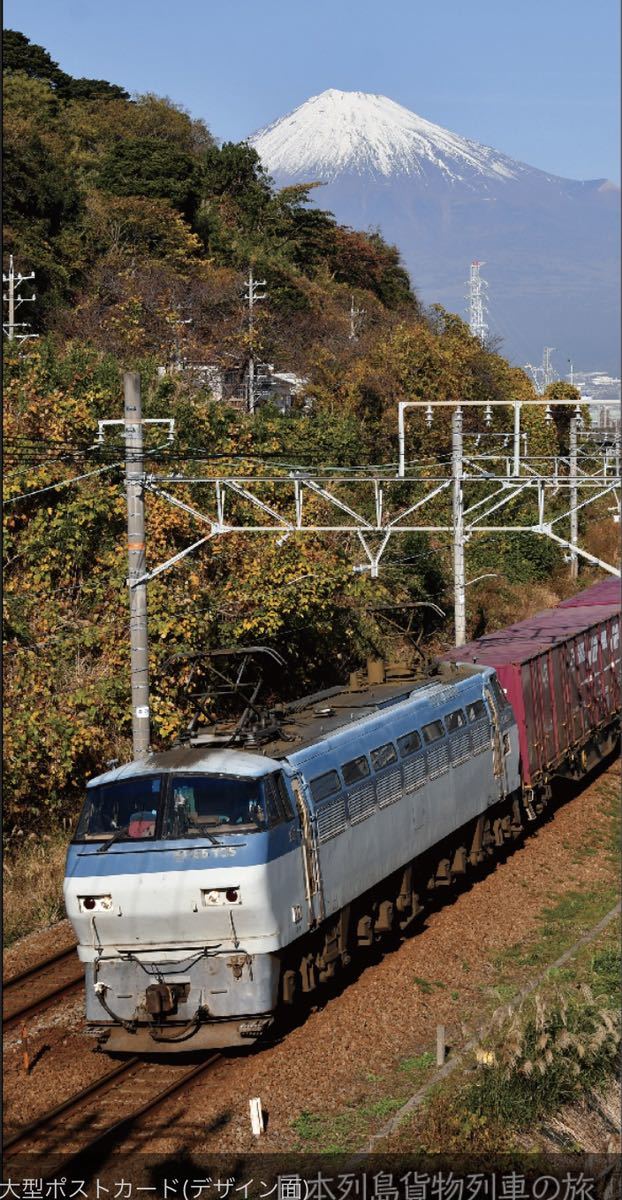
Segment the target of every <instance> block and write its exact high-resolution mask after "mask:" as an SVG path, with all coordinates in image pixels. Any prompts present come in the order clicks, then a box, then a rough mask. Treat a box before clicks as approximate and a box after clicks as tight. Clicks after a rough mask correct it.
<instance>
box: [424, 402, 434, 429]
mask: <svg viewBox="0 0 622 1200" xmlns="http://www.w3.org/2000/svg"><path fill="white" fill-rule="evenodd" d="M432 419H433V413H432V405H431V404H428V407H427V408H426V410H425V420H426V425H427V427H428V429H429V428H430V426H431V424H432Z"/></svg>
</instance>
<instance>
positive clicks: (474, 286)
mask: <svg viewBox="0 0 622 1200" xmlns="http://www.w3.org/2000/svg"><path fill="white" fill-rule="evenodd" d="M483 266H484V264H483V262H478V261H477V259H474V260H473V262H472V263H471V271H470V274H469V290H468V293H467V296H468V301H469V329H470V330H471V333H472V334H473V337H476V338H479V340H480V342H483V341H485V338H486V334H487V333H488V326H487V324H486V321H485V319H484V315H485V311H486V303H485V297H484V290H485V288H486V287H487V286H488V285H487V283H486V280H485V279H481V278H480V273H479V269H480V267H483Z"/></svg>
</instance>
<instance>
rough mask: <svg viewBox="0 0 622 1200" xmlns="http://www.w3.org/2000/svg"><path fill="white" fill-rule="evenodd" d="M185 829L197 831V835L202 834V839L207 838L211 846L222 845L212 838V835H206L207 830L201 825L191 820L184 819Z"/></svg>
mask: <svg viewBox="0 0 622 1200" xmlns="http://www.w3.org/2000/svg"><path fill="white" fill-rule="evenodd" d="M186 827H187V828H188V829H198V831H199V833H200V834H202V835H203V837H206V838H209V840H210V842H211V843H212V846H221V845H222V842H219V841H218V839H217V838H215V837H214V835H213V833H208V831H207V829H205V828H204V826H203V825H201V824H200V822H199V821H193V820H192V819H186Z"/></svg>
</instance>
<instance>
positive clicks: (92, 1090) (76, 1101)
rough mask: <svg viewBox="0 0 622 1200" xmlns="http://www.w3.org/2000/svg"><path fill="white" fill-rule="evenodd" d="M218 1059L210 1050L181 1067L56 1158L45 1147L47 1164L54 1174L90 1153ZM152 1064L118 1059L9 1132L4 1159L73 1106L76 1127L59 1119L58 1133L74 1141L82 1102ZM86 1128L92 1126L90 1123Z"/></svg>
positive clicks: (80, 1133) (79, 1130)
mask: <svg viewBox="0 0 622 1200" xmlns="http://www.w3.org/2000/svg"><path fill="white" fill-rule="evenodd" d="M221 1059H222V1055H221V1054H220V1053H219V1052H217V1053H214V1054H212V1055H210V1057H209V1058H207V1059H206V1060H205V1061H204V1062H202V1063H199V1064H198V1065H195V1066H192V1067H190V1068H189V1069H188V1070H187V1071H184V1072H183V1074H182V1075H181V1076H178V1077H177V1078H176V1079H174V1080H173V1081H172V1082H171V1083H169V1084H167V1085H166V1086H165V1087H163V1088H160V1089H159V1090H158V1091H156V1092H155V1094H154V1095H153V1096H150V1097H149V1099H148V1100H146V1101H143V1102H142V1103H140V1104H138V1105H137V1106H136V1107H134V1108H131V1109H130V1110H129V1111H128V1112H126V1113H124V1115H123V1116H121V1117H118V1116H117V1113H116V1112H115V1114H114V1116H113V1118H112V1120H111V1121H109V1122H107V1123H106V1124H105V1125H104V1127H103V1128H100V1129H97V1130H96V1131H95V1132H94V1133H93V1134H92V1135H91V1134H89V1133H88V1131H87V1137H86V1138H85V1140H84V1141H83V1142H82V1144H81V1145H79V1146H78V1147H77V1149H75V1150H71V1151H69V1152H61V1157H60V1158H59V1159H56V1158H55V1157H54V1151H53V1150H52V1149H48V1150H47V1151H46V1157H48V1158H49V1159H50V1160H51V1165H52V1162H53V1170H54V1173H55V1174H57V1173H58V1171H59V1170H64V1169H65V1168H66V1167H67V1166H68V1165H69V1164H70V1163H73V1162H75V1161H77V1160H79V1159H80V1158H82V1156H83V1155H85V1154H89V1155H90V1154H91V1152H92V1151H93V1150H94V1149H95V1148H96V1147H99V1146H102V1145H103V1144H105V1143H106V1142H108V1141H110V1139H111V1138H113V1137H115V1135H116V1136H118V1135H119V1134H122V1132H123V1131H124V1130H126V1129H127V1128H128V1127H129V1126H132V1125H133V1124H134V1123H135V1122H136V1121H137V1120H139V1119H140V1118H141V1117H143V1116H145V1115H146V1114H147V1113H148V1112H151V1111H152V1110H153V1109H155V1108H158V1107H159V1106H160V1105H161V1104H163V1103H164V1101H165V1100H168V1099H169V1098H170V1097H171V1096H173V1095H175V1093H176V1092H179V1091H181V1090H182V1089H183V1088H185V1087H186V1086H187V1085H188V1084H189V1083H190V1082H191V1081H192V1080H194V1079H195V1078H197V1077H198V1076H200V1075H202V1074H203V1073H204V1072H205V1071H207V1070H208V1069H209V1068H210V1067H211V1066H213V1064H214V1063H216V1062H218V1061H220V1060H221ZM152 1067H153V1063H144V1062H143V1060H142V1059H140V1058H139V1057H138V1056H135V1057H133V1058H131V1059H129V1060H128V1061H127V1062H124V1063H121V1064H120V1065H119V1066H117V1067H114V1068H113V1070H112V1071H109V1072H108V1073H107V1074H106V1075H104V1076H103V1077H102V1078H100V1079H98V1080H95V1082H94V1083H91V1084H89V1085H88V1087H86V1088H83V1089H82V1090H81V1091H80V1092H77V1093H76V1094H74V1095H73V1096H70V1097H69V1099H68V1100H65V1101H64V1102H63V1103H62V1104H59V1105H57V1106H56V1108H53V1109H50V1110H49V1111H48V1112H45V1113H42V1115H41V1116H40V1117H38V1118H37V1119H36V1120H35V1121H32V1122H31V1123H30V1124H28V1125H26V1126H24V1127H23V1128H21V1129H19V1130H18V1131H17V1132H16V1133H15V1134H13V1136H12V1137H10V1138H9V1139H8V1140H7V1141H5V1143H4V1155H5V1159H6V1157H7V1151H14V1150H15V1149H16V1148H17V1147H25V1146H27V1143H29V1142H33V1141H35V1142H36V1140H37V1138H38V1136H40V1135H41V1134H43V1135H45V1134H46V1133H47V1132H48V1131H49V1130H50V1126H52V1130H51V1132H52V1133H53V1132H54V1124H55V1123H56V1122H57V1121H58V1118H59V1117H63V1118H66V1117H67V1116H68V1115H70V1114H71V1113H72V1112H75V1111H76V1110H78V1112H79V1115H80V1122H81V1124H80V1125H79V1126H78V1127H77V1128H72V1127H71V1126H67V1125H66V1124H65V1120H63V1124H62V1134H63V1141H64V1142H65V1143H67V1142H71V1141H73V1140H74V1139H75V1142H78V1141H79V1140H80V1139H81V1137H82V1136H83V1134H84V1132H85V1130H84V1128H83V1126H84V1118H85V1110H84V1105H85V1102H86V1101H88V1100H89V1099H99V1098H100V1097H102V1096H104V1095H106V1094H107V1093H108V1092H110V1091H112V1090H113V1089H114V1088H115V1087H116V1086H117V1084H119V1083H122V1082H123V1080H124V1078H128V1077H129V1078H130V1079H133V1078H134V1077H136V1080H137V1082H139V1080H140V1074H141V1069H143V1070H144V1071H145V1072H146V1073H148V1072H149V1069H150V1068H152ZM90 1128H91V1129H92V1125H91V1127H90ZM10 1157H11V1158H13V1157H14V1155H13V1154H11V1156H10Z"/></svg>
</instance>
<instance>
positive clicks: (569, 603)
mask: <svg viewBox="0 0 622 1200" xmlns="http://www.w3.org/2000/svg"><path fill="white" fill-rule="evenodd" d="M595 604H614V605H617V607H618V608H619V607H620V580H619V579H614V578H613V577H611V578H609V579H602V580H601V581H600V583H593V584H592V586H591V587H589V588H586V589H585V591H584V592H579V594H578V595H577V596H570V598H569V599H568V600H562V602H561V604H560V605H559V608H591V607H592V606H593V605H595Z"/></svg>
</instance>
